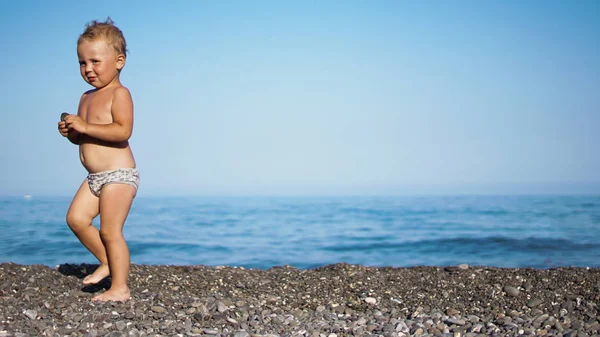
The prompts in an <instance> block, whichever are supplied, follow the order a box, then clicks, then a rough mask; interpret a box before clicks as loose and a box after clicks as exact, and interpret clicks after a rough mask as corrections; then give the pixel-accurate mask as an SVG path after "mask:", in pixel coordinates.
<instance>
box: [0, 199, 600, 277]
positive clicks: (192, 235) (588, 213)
mask: <svg viewBox="0 0 600 337" xmlns="http://www.w3.org/2000/svg"><path fill="white" fill-rule="evenodd" d="M70 202H71V198H70V197H35V196H32V197H29V196H28V197H27V198H24V197H23V196H19V197H0V262H14V263H18V264H42V265H47V266H50V267H55V266H57V265H60V264H66V263H97V261H96V260H95V258H94V257H93V256H92V255H91V253H89V252H88V251H87V250H86V249H85V248H84V247H83V246H82V245H81V243H80V242H79V241H78V240H77V238H76V237H75V235H74V234H73V233H72V232H71V230H70V229H69V227H68V226H67V224H66V222H65V214H66V212H67V209H68V207H69V204H70ZM93 225H94V226H99V225H100V221H99V218H96V219H94V221H93ZM123 232H124V236H125V239H126V240H127V243H128V245H129V250H130V254H131V262H132V263H134V264H149V265H204V266H238V267H245V268H255V269H269V268H272V267H277V266H285V265H288V266H293V267H296V268H300V269H312V268H318V267H321V266H325V265H329V264H335V263H349V264H361V265H365V266H377V267H413V266H440V267H443V266H451V265H457V264H461V263H466V264H469V265H475V266H493V267H510V268H517V267H518V268H528V267H531V268H540V269H547V268H554V267H561V266H576V267H592V268H597V267H600V196H573V195H565V196H560V195H559V196H551V195H547V196H546V195H539V196H536V195H512V196H511V195H507V196H499V195H494V196H492V195H487V196H486V195H481V196H479V195H461V196H414V197H411V196H399V197H392V196H369V197H358V196H348V197H341V196H336V197H300V196H297V197H279V196H262V197H146V196H144V197H142V196H140V197H137V198H136V199H135V200H134V204H133V206H132V208H131V211H130V214H129V217H128V218H127V221H126V223H125V226H124V230H123Z"/></svg>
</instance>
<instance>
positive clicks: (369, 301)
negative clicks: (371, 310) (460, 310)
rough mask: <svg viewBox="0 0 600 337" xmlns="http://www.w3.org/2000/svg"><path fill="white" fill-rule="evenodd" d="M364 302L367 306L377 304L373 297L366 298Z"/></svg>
mask: <svg viewBox="0 0 600 337" xmlns="http://www.w3.org/2000/svg"><path fill="white" fill-rule="evenodd" d="M365 302H367V303H368V304H375V303H377V299H376V298H374V297H367V298H365Z"/></svg>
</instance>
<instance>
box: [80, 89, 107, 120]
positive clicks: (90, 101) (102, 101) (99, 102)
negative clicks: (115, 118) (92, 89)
mask: <svg viewBox="0 0 600 337" xmlns="http://www.w3.org/2000/svg"><path fill="white" fill-rule="evenodd" d="M111 107H112V97H111V96H109V95H106V94H104V93H94V94H92V95H89V96H88V97H86V98H85V99H84V101H83V102H82V104H81V117H82V118H83V119H85V120H86V122H88V123H94V124H110V123H112V114H111Z"/></svg>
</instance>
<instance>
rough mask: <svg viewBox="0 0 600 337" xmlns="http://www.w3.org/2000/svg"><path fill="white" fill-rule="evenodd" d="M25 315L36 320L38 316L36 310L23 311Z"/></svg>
mask: <svg viewBox="0 0 600 337" xmlns="http://www.w3.org/2000/svg"><path fill="white" fill-rule="evenodd" d="M23 314H25V316H27V318H29V319H36V318H37V315H38V313H37V311H36V310H23Z"/></svg>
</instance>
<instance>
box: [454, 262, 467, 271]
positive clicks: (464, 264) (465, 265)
mask: <svg viewBox="0 0 600 337" xmlns="http://www.w3.org/2000/svg"><path fill="white" fill-rule="evenodd" d="M457 267H458V269H462V270H466V269H469V265H468V264H466V263H461V264H459V265H458V266H457Z"/></svg>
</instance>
